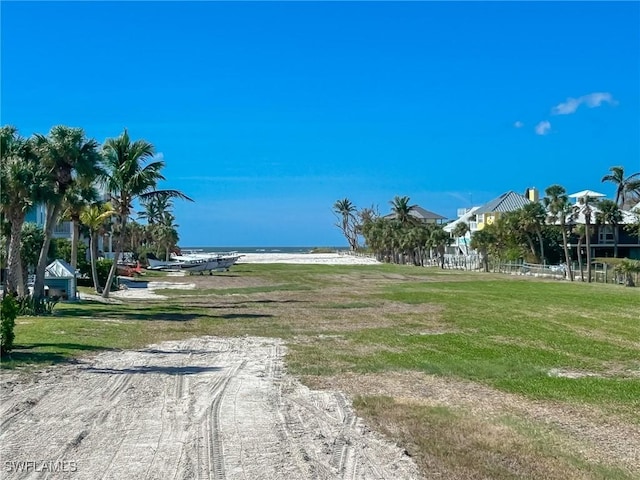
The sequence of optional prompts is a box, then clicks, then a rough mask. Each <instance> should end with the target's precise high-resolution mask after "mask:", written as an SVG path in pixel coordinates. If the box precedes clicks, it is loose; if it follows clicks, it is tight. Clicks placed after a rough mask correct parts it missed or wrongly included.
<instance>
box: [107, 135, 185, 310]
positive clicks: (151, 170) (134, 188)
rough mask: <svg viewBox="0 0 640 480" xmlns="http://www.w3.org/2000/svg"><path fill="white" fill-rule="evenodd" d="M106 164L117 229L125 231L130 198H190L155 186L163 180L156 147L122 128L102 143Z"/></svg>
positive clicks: (111, 276) (109, 280)
mask: <svg viewBox="0 0 640 480" xmlns="http://www.w3.org/2000/svg"><path fill="white" fill-rule="evenodd" d="M103 154H104V164H105V168H106V176H105V186H106V188H107V191H108V192H109V193H110V194H111V202H112V204H113V207H114V210H115V211H116V218H117V222H118V226H119V228H120V232H124V227H125V225H126V223H127V219H128V217H129V214H130V213H131V210H132V208H133V201H134V200H136V199H139V200H140V201H144V200H146V199H149V198H153V197H157V196H169V197H172V198H176V197H177V198H182V199H184V200H189V201H193V200H191V199H190V198H189V197H187V196H186V195H185V194H184V193H182V192H180V191H178V190H156V187H157V184H158V182H159V181H160V180H164V179H165V178H164V176H163V175H162V173H161V170H162V169H163V168H164V165H165V164H164V162H163V161H160V160H154V155H155V149H154V147H153V145H152V144H151V143H149V142H147V141H146V140H136V141H134V142H132V141H131V139H130V137H129V133H128V132H127V130H126V129H125V130H124V132H123V133H122V134H121V135H120V136H119V137H117V138H110V139H108V140H107V141H106V142H105V144H104V147H103ZM122 240H123V238H122V236H120V238H118V239H117V241H116V249H115V258H114V262H113V265H112V266H111V270H110V271H109V277H108V278H107V283H106V285H105V288H104V291H103V292H102V296H103V297H105V298H107V297H108V296H109V290H110V289H111V285H112V283H113V280H114V278H115V275H116V271H117V268H118V265H117V263H118V259H119V257H120V255H121V253H122V249H123V241H122Z"/></svg>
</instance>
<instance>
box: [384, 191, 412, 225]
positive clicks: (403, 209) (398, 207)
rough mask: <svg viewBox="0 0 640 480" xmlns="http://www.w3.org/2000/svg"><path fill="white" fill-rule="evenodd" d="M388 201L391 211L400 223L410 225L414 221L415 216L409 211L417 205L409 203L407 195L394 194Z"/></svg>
mask: <svg viewBox="0 0 640 480" xmlns="http://www.w3.org/2000/svg"><path fill="white" fill-rule="evenodd" d="M389 203H390V204H391V212H392V213H393V214H394V215H395V218H396V220H398V222H400V224H401V225H411V224H414V223H415V222H416V218H415V217H414V216H413V215H411V212H412V211H413V210H414V209H415V208H416V206H417V205H409V197H407V196H404V197H400V196H396V197H394V199H393V200H391V201H390V202H389Z"/></svg>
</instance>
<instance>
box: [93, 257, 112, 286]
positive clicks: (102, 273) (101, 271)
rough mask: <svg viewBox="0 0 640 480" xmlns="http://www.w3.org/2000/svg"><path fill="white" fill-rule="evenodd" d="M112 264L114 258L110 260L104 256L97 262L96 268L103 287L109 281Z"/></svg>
mask: <svg viewBox="0 0 640 480" xmlns="http://www.w3.org/2000/svg"><path fill="white" fill-rule="evenodd" d="M111 265H113V260H109V259H106V258H103V259H102V260H98V261H97V262H96V270H97V272H98V282H99V283H100V286H101V287H104V286H105V284H106V283H107V278H108V277H109V270H111Z"/></svg>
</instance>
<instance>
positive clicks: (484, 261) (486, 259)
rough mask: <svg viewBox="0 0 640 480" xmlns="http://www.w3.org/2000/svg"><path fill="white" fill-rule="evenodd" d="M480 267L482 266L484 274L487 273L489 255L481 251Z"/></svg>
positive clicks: (483, 250)
mask: <svg viewBox="0 0 640 480" xmlns="http://www.w3.org/2000/svg"><path fill="white" fill-rule="evenodd" d="M481 253H482V265H483V266H484V271H485V273H489V253H488V252H487V251H486V250H485V249H482V251H481Z"/></svg>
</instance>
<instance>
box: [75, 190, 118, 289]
mask: <svg viewBox="0 0 640 480" xmlns="http://www.w3.org/2000/svg"><path fill="white" fill-rule="evenodd" d="M113 215H115V211H114V210H113V207H112V206H111V204H110V203H102V204H93V205H89V206H86V207H85V208H84V209H83V210H82V211H81V212H80V221H81V222H82V224H83V225H85V226H86V227H87V228H88V229H89V255H90V258H91V278H92V279H93V287H94V288H95V291H96V293H98V294H100V293H102V289H101V287H100V281H99V279H98V270H97V267H96V265H97V262H98V233H99V232H100V230H101V229H102V228H104V225H105V223H106V222H107V221H108V220H109V218H111V217H112V216H113Z"/></svg>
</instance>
